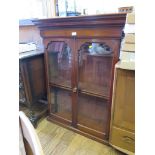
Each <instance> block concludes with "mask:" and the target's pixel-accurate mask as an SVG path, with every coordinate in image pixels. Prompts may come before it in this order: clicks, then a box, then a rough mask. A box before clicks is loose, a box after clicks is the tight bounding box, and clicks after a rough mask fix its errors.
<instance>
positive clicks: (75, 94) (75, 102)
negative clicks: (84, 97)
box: [72, 36, 78, 128]
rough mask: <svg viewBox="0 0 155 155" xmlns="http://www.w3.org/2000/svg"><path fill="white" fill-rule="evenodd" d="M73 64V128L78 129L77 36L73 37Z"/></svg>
mask: <svg viewBox="0 0 155 155" xmlns="http://www.w3.org/2000/svg"><path fill="white" fill-rule="evenodd" d="M72 40H73V51H74V52H73V62H72V66H73V69H72V126H73V127H75V128H76V127H77V105H78V79H77V78H78V76H77V72H78V68H77V67H78V65H77V63H78V59H77V58H78V54H77V43H76V36H73V39H72Z"/></svg>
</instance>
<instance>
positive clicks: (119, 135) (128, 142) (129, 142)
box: [110, 127, 135, 152]
mask: <svg viewBox="0 0 155 155" xmlns="http://www.w3.org/2000/svg"><path fill="white" fill-rule="evenodd" d="M110 142H111V144H112V145H115V146H118V147H120V148H123V149H125V150H128V151H131V152H135V135H134V134H133V133H132V132H128V131H126V130H123V129H120V128H115V127H113V128H112V133H111V139H110Z"/></svg>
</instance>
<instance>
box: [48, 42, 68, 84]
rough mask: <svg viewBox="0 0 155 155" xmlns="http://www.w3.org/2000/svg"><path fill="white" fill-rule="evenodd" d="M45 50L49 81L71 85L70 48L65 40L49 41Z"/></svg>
mask: <svg viewBox="0 0 155 155" xmlns="http://www.w3.org/2000/svg"><path fill="white" fill-rule="evenodd" d="M47 51H48V62H49V79H50V82H51V83H54V84H59V85H64V86H71V48H70V47H69V46H68V45H67V43H65V42H51V43H50V44H49V45H48V48H47Z"/></svg>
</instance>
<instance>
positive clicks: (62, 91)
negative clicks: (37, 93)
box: [47, 41, 73, 123]
mask: <svg viewBox="0 0 155 155" xmlns="http://www.w3.org/2000/svg"><path fill="white" fill-rule="evenodd" d="M47 54H48V75H49V77H48V78H49V87H50V96H49V102H50V109H51V111H50V112H51V115H53V116H54V117H56V118H57V119H61V120H63V121H64V120H65V121H67V122H69V123H70V122H71V121H72V91H71V88H72V87H71V86H72V81H71V72H72V58H73V56H72V51H71V43H67V42H65V41H52V42H50V43H49V44H48V46H47Z"/></svg>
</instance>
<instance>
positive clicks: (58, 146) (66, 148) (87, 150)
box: [36, 119, 124, 155]
mask: <svg viewBox="0 0 155 155" xmlns="http://www.w3.org/2000/svg"><path fill="white" fill-rule="evenodd" d="M36 131H37V134H38V136H39V139H40V142H41V145H42V147H43V151H44V154H45V155H124V154H123V153H121V152H119V151H117V150H115V149H114V148H112V147H110V146H107V145H104V144H101V143H99V142H96V141H93V140H91V139H89V138H86V137H84V136H82V135H79V134H77V133H75V132H73V131H70V130H68V129H66V128H63V127H60V126H58V125H56V124H54V123H52V122H49V121H47V120H46V119H43V120H42V121H40V122H39V124H38V127H37V129H36Z"/></svg>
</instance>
